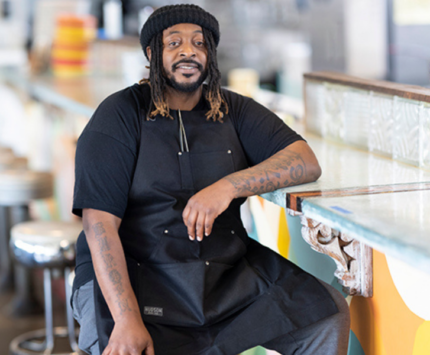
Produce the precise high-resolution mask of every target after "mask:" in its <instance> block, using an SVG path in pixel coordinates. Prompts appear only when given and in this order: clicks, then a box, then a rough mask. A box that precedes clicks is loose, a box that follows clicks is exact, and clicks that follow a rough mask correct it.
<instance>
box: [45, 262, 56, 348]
mask: <svg viewBox="0 0 430 355" xmlns="http://www.w3.org/2000/svg"><path fill="white" fill-rule="evenodd" d="M43 293H44V296H45V330H46V333H45V334H46V338H45V349H46V350H45V352H46V353H48V354H51V353H52V349H53V348H54V316H53V310H52V307H53V306H52V285H51V270H50V269H44V270H43Z"/></svg>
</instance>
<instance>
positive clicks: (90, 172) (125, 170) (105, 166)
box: [73, 131, 135, 218]
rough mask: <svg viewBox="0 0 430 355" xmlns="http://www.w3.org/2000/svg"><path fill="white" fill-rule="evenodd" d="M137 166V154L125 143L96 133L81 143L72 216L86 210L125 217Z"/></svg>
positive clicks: (91, 133) (89, 134) (79, 145)
mask: <svg viewBox="0 0 430 355" xmlns="http://www.w3.org/2000/svg"><path fill="white" fill-rule="evenodd" d="M134 165H135V154H134V153H133V152H132V150H131V149H130V148H128V147H127V146H125V145H124V144H123V143H121V142H119V141H117V140H115V139H114V138H112V137H110V136H107V135H105V134H103V133H99V132H95V131H86V132H84V133H83V134H82V135H81V137H80V138H79V140H78V146H77V149H76V164H75V177H76V179H75V190H74V196H73V213H74V214H76V215H78V216H82V209H83V208H93V209H97V210H101V211H105V212H109V213H111V214H113V215H115V216H117V217H119V218H122V217H123V216H124V212H125V209H126V206H127V198H128V192H129V189H130V184H131V179H132V175H133V171H134Z"/></svg>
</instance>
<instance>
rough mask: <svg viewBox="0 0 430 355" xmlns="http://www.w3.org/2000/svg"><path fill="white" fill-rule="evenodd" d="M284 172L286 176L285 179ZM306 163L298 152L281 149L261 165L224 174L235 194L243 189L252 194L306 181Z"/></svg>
mask: <svg viewBox="0 0 430 355" xmlns="http://www.w3.org/2000/svg"><path fill="white" fill-rule="evenodd" d="M285 172H287V176H288V178H287V179H286V180H283V179H285ZM306 177H307V173H306V164H305V162H304V160H303V159H302V157H301V156H300V154H298V153H294V152H291V151H288V150H287V151H282V152H280V153H279V154H275V155H274V156H272V157H271V158H269V159H268V160H267V161H265V162H264V165H263V166H258V165H256V166H254V167H253V168H252V171H250V169H247V170H242V171H240V172H239V173H237V174H232V175H229V176H226V177H225V179H226V180H228V181H229V182H230V183H231V184H232V185H233V186H234V187H235V189H236V191H237V195H240V194H241V193H242V192H243V191H247V192H251V193H252V194H256V195H259V194H263V193H266V192H271V191H274V190H277V189H280V188H282V187H287V186H293V185H298V184H301V183H303V182H305V181H306Z"/></svg>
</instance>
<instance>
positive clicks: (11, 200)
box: [0, 170, 54, 206]
mask: <svg viewBox="0 0 430 355" xmlns="http://www.w3.org/2000/svg"><path fill="white" fill-rule="evenodd" d="M53 186H54V182H53V176H52V174H51V173H48V172H40V171H31V170H4V171H0V205H3V206H18V205H25V204H28V203H29V202H30V201H31V200H37V199H42V198H47V197H50V196H52V194H53Z"/></svg>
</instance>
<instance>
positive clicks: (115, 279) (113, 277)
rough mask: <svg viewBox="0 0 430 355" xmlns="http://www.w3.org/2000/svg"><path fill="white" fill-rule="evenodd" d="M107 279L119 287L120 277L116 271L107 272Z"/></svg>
mask: <svg viewBox="0 0 430 355" xmlns="http://www.w3.org/2000/svg"><path fill="white" fill-rule="evenodd" d="M109 278H110V280H111V281H112V283H113V284H114V285H118V284H120V285H121V279H122V276H121V274H120V273H119V272H118V271H117V270H116V269H113V270H112V271H111V272H109Z"/></svg>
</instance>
